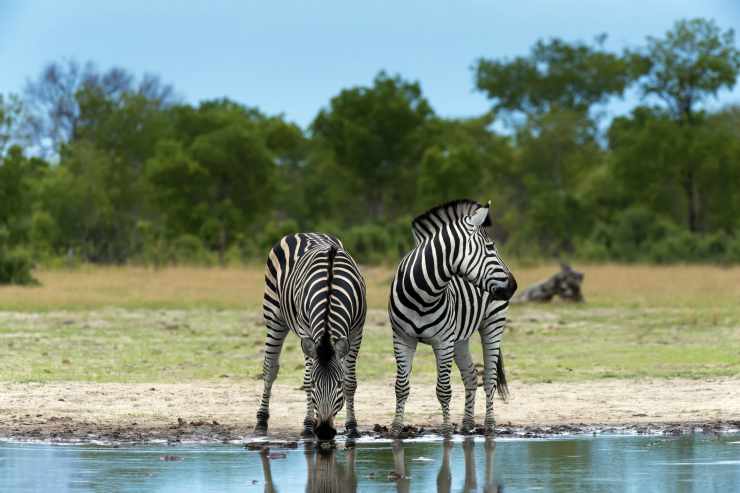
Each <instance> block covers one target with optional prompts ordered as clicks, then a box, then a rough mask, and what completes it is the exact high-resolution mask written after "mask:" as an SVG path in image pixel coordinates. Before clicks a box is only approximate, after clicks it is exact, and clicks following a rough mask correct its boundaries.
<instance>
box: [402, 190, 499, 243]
mask: <svg viewBox="0 0 740 493" xmlns="http://www.w3.org/2000/svg"><path fill="white" fill-rule="evenodd" d="M481 207H483V205H481V204H479V203H478V202H476V201H475V200H470V199H460V200H453V201H451V202H447V203H446V204H442V205H438V206H436V207H433V208H432V209H429V210H428V211H426V212H425V213H424V214H420V215H418V216H416V217H415V218H414V220H413V221H412V222H411V230H412V232H413V234H414V240H416V244H417V245H418V244H419V243H421V242H422V241H423V240H425V239H427V238H429V237H431V236H432V235H433V234H434V233H435V232H437V231H439V229H440V228H441V227H442V226H443V225H445V224H450V223H452V222H455V221H457V220H458V219H461V218H463V217H465V216H470V215H471V214H473V213H474V212H475V211H477V210H478V209H479V208H481ZM490 225H491V217H490V216H489V217H487V218H486V221H485V222H484V223H483V226H490Z"/></svg>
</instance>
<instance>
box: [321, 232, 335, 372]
mask: <svg viewBox="0 0 740 493" xmlns="http://www.w3.org/2000/svg"><path fill="white" fill-rule="evenodd" d="M336 255H337V247H336V246H334V245H331V246H330V247H329V251H328V258H329V263H328V264H327V266H326V270H327V279H326V318H325V319H324V332H323V333H322V334H321V339H320V340H319V344H318V346H317V347H316V355H317V356H318V358H317V359H318V360H319V362H320V363H325V362H328V361H329V360H331V358H332V356H334V346H332V344H331V331H330V330H329V319H330V317H331V283H332V277H333V276H334V257H336Z"/></svg>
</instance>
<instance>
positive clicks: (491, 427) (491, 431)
mask: <svg viewBox="0 0 740 493" xmlns="http://www.w3.org/2000/svg"><path fill="white" fill-rule="evenodd" d="M483 433H484V434H485V436H487V437H492V436H494V435H495V434H496V422H495V421H486V426H485V428H484V431H483Z"/></svg>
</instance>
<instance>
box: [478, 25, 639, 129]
mask: <svg viewBox="0 0 740 493" xmlns="http://www.w3.org/2000/svg"><path fill="white" fill-rule="evenodd" d="M605 40H606V35H601V36H599V37H598V38H597V39H596V46H591V45H588V44H585V43H582V42H574V43H568V42H566V41H563V40H561V39H558V38H554V39H552V40H550V41H548V42H545V41H542V40H540V41H537V43H536V44H535V45H534V46H533V47H532V50H531V52H530V54H529V55H527V56H519V57H516V58H514V59H511V60H506V59H504V60H487V59H480V60H478V62H477V64H476V65H475V67H474V70H475V83H476V88H477V89H478V90H479V91H481V92H483V93H484V94H486V96H487V97H488V98H489V99H491V100H492V101H493V109H494V111H502V110H503V111H507V112H521V113H524V114H525V115H534V114H542V113H545V112H547V111H549V110H550V109H558V108H559V109H563V110H572V111H581V112H586V111H588V110H589V109H590V108H591V106H593V105H594V104H596V103H603V102H605V101H606V100H607V99H608V98H609V97H611V96H619V95H621V94H622V93H623V92H624V90H625V89H626V88H627V86H628V85H629V84H630V83H631V82H632V81H633V80H634V79H635V78H636V77H637V76H639V75H640V74H641V73H642V71H643V70H644V68H645V62H644V60H643V59H642V58H641V57H640V56H639V55H635V54H624V55H619V54H616V53H610V52H608V51H606V50H604V48H603V43H604V41H605Z"/></svg>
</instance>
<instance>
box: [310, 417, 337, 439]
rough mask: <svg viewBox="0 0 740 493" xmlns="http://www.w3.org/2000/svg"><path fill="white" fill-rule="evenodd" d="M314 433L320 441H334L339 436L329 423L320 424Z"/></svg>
mask: <svg viewBox="0 0 740 493" xmlns="http://www.w3.org/2000/svg"><path fill="white" fill-rule="evenodd" d="M313 432H314V434H315V435H316V438H318V439H319V440H332V439H334V437H335V436H337V430H335V429H334V427H333V426H332V425H331V423H329V422H327V421H323V422H321V423H319V425H318V426H317V427H316V428H314V430H313Z"/></svg>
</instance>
